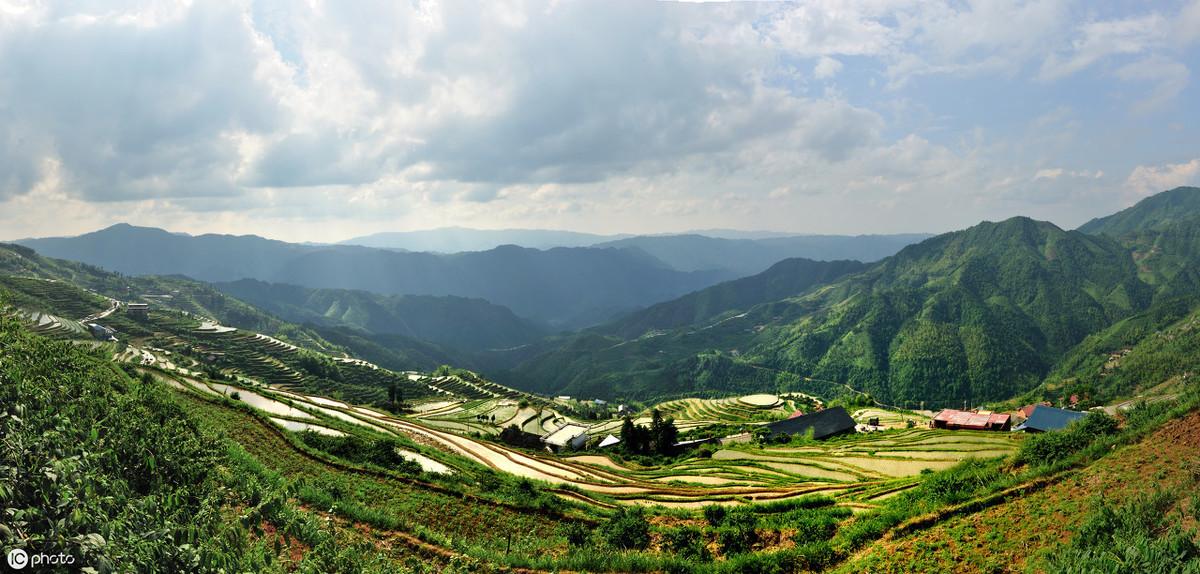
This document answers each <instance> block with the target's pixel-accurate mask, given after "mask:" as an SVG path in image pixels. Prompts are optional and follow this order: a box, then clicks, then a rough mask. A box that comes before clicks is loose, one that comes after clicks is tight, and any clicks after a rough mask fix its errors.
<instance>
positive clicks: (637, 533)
mask: <svg viewBox="0 0 1200 574" xmlns="http://www.w3.org/2000/svg"><path fill="white" fill-rule="evenodd" d="M600 535H601V536H602V537H603V538H604V541H605V542H607V543H608V544H609V545H610V546H612V547H614V548H620V549H623V550H642V549H644V548H646V547H647V546H649V545H650V523H649V522H647V521H646V514H645V512H644V511H643V510H642V509H641V508H625V507H621V508H618V509H617V510H616V512H614V513H613V516H612V518H610V519H609V520H608V522H606V523H605V524H604V525H603V526H601V527H600Z"/></svg>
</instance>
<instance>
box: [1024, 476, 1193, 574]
mask: <svg viewBox="0 0 1200 574" xmlns="http://www.w3.org/2000/svg"><path fill="white" fill-rule="evenodd" d="M1176 500H1177V497H1176V496H1175V495H1173V494H1170V493H1166V492H1161V491H1160V492H1155V493H1151V494H1146V495H1142V496H1139V497H1138V498H1136V499H1135V500H1133V501H1131V502H1129V503H1127V504H1125V505H1122V506H1121V507H1118V508H1114V507H1112V506H1110V505H1108V504H1106V503H1104V502H1103V501H1101V502H1099V503H1098V504H1097V505H1096V507H1095V508H1094V509H1093V510H1092V511H1091V512H1090V513H1089V514H1088V517H1087V519H1086V520H1085V521H1084V523H1083V525H1082V526H1081V527H1080V528H1079V530H1078V532H1077V533H1076V534H1075V536H1074V537H1073V538H1072V539H1071V542H1070V544H1069V545H1068V546H1067V548H1066V549H1065V550H1061V551H1058V552H1055V553H1054V554H1052V555H1051V557H1050V559H1049V560H1048V563H1047V565H1046V571H1047V572H1049V573H1052V574H1059V573H1061V574H1075V573H1084V572H1089V573H1090V572H1096V573H1101V574H1106V573H1112V574H1117V573H1123V572H1146V573H1151V574H1157V573H1162V574H1167V573H1180V574H1185V573H1194V572H1200V544H1198V543H1197V541H1196V537H1197V533H1196V532H1189V531H1187V530H1185V529H1184V528H1183V527H1182V525H1181V517H1180V515H1179V514H1178V513H1174V512H1171V511H1170V510H1171V507H1172V506H1173V505H1174V504H1175V502H1176Z"/></svg>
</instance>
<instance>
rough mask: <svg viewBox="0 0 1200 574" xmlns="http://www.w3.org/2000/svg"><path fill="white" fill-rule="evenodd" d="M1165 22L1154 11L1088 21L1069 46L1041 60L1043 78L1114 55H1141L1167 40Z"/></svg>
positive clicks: (1048, 78)
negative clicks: (1134, 15)
mask: <svg viewBox="0 0 1200 574" xmlns="http://www.w3.org/2000/svg"><path fill="white" fill-rule="evenodd" d="M1167 29H1168V21H1167V19H1166V18H1164V17H1163V16H1162V15H1160V14H1157V13H1153V14H1147V15H1143V16H1137V17H1130V18H1122V19H1116V20H1104V21H1096V22H1088V23H1086V24H1084V25H1082V26H1080V27H1079V30H1078V32H1077V34H1076V37H1075V38H1074V39H1073V40H1072V41H1071V46H1070V47H1069V48H1068V49H1067V50H1064V51H1063V53H1055V54H1051V55H1050V56H1049V57H1047V58H1046V60H1045V61H1044V62H1042V68H1041V72H1040V76H1041V78H1042V79H1046V80H1054V79H1058V78H1063V77H1066V76H1070V75H1072V74H1075V73H1076V72H1079V71H1080V70H1083V69H1085V68H1087V67H1088V66H1091V65H1092V64H1095V63H1096V62H1098V61H1100V60H1102V59H1103V58H1105V57H1108V56H1112V55H1116V54H1141V53H1143V52H1146V51H1147V50H1149V49H1151V48H1153V47H1157V46H1160V45H1162V44H1163V43H1164V41H1165V39H1166V36H1167V35H1166V31H1167Z"/></svg>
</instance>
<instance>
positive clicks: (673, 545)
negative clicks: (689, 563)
mask: <svg viewBox="0 0 1200 574" xmlns="http://www.w3.org/2000/svg"><path fill="white" fill-rule="evenodd" d="M662 544H663V547H664V548H665V549H666V550H668V551H670V552H672V553H674V554H675V555H676V556H678V557H680V558H683V559H685V560H695V561H698V562H707V561H709V560H711V559H712V554H711V553H710V552H709V551H708V547H707V546H705V544H704V533H703V532H702V531H701V530H700V529H699V528H696V527H695V526H684V527H682V528H671V529H668V530H664V531H663V538H662Z"/></svg>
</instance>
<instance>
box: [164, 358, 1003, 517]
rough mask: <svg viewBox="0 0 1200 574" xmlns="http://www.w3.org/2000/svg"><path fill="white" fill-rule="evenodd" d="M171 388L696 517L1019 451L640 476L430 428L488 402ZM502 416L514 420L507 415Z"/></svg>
mask: <svg viewBox="0 0 1200 574" xmlns="http://www.w3.org/2000/svg"><path fill="white" fill-rule="evenodd" d="M176 383H183V384H185V385H188V386H190V387H194V388H195V390H197V391H199V392H201V393H206V394H214V393H216V394H222V395H226V396H230V395H231V394H232V393H233V392H235V391H236V392H239V395H240V397H241V400H242V401H243V402H245V403H246V404H248V405H250V406H253V407H255V408H259V409H261V410H263V411H264V412H266V413H268V414H269V415H271V416H273V417H276V419H278V420H279V421H281V422H282V423H283V424H284V426H285V427H286V426H291V427H293V428H299V427H298V426H297V425H298V424H318V425H321V424H324V425H326V426H329V427H331V428H342V429H344V428H346V427H345V425H347V424H349V425H354V426H357V427H360V428H361V429H363V430H368V431H371V432H377V433H390V434H394V435H397V436H404V437H407V438H409V439H411V440H414V441H416V442H419V443H421V444H426V445H429V446H432V447H435V448H437V449H439V450H440V451H442V452H445V453H449V454H453V455H455V456H459V457H462V458H464V459H467V460H469V461H471V462H474V463H477V464H479V465H482V466H484V467H488V468H492V469H495V470H498V471H503V472H506V473H509V474H513V475H516V476H519V477H524V478H528V479H532V480H538V481H543V482H546V483H549V484H551V485H554V486H555V487H557V488H570V489H572V490H571V492H570V493H569V494H567V493H561V494H562V495H563V496H564V497H567V498H570V499H572V500H575V501H583V502H585V503H589V504H594V505H597V506H608V505H611V504H613V503H623V504H636V505H643V506H650V505H661V506H664V507H678V508H694V507H698V506H703V505H705V504H712V503H719V504H735V505H736V504H743V503H754V502H767V501H777V500H786V499H789V498H795V497H800V496H805V495H811V494H817V493H823V494H829V495H832V496H834V497H836V498H837V499H838V500H839V501H840V502H842V503H844V504H845V505H847V506H850V507H854V508H856V509H860V510H861V509H866V508H870V507H871V506H872V505H873V504H874V502H873V500H874V499H875V498H877V497H878V496H879V495H881V494H883V493H891V492H897V491H898V490H902V489H904V488H905V487H907V486H911V484H913V483H912V481H911V478H912V477H914V476H916V475H918V474H920V473H921V472H922V471H924V470H940V469H944V468H949V467H951V466H953V465H955V464H957V463H958V462H960V461H962V460H966V459H969V458H991V457H998V456H1005V455H1007V454H1010V453H1011V452H1013V450H1015V448H1016V446H1017V441H1016V440H1014V439H1013V438H1012V437H1009V436H1006V435H994V434H988V433H982V432H981V433H970V432H966V433H963V432H958V433H955V432H951V431H937V430H924V429H921V430H915V429H912V430H904V431H894V432H887V433H874V434H869V435H855V436H850V437H845V438H841V439H836V440H832V441H827V442H825V443H819V444H815V445H805V446H802V447H796V448H788V447H769V448H760V447H756V446H747V445H738V446H732V447H726V448H721V449H719V450H717V451H716V452H714V453H713V454H712V456H711V458H691V459H687V460H685V461H683V462H680V463H678V464H672V465H667V466H661V467H642V466H640V465H636V464H627V463H622V462H619V461H617V460H614V459H611V458H609V457H607V456H604V455H603V454H598V453H596V454H585V455H577V456H565V457H559V456H554V455H547V454H539V453H534V452H529V451H523V450H519V449H514V448H511V447H508V446H506V445H503V444H500V443H496V442H491V441H488V440H480V439H476V438H472V437H470V436H464V435H463V433H462V432H461V431H460V430H459V429H455V428H450V429H447V428H444V427H441V426H438V425H437V424H434V423H433V422H431V421H436V420H437V419H436V418H432V417H430V416H428V415H430V414H433V415H436V414H437V413H442V412H446V409H450V408H451V407H452V406H455V407H456V408H460V407H462V405H468V406H467V408H461V410H458V411H453V412H459V413H468V414H469V413H473V412H484V411H480V410H479V409H480V408H481V407H482V406H483V405H487V404H491V403H488V402H476V404H471V403H461V404H460V403H447V404H431V408H430V409H429V410H428V411H427V412H426V413H423V414H422V415H420V416H417V417H412V418H409V417H395V416H388V415H384V414H381V413H377V412H374V411H370V410H366V409H355V408H353V407H351V406H350V405H348V404H345V403H342V402H339V401H330V400H328V399H325V398H322V397H316V396H310V395H302V394H298V393H293V392H290V391H283V390H279V389H263V388H261V387H255V388H253V389H251V388H240V389H239V388H236V387H233V386H230V385H226V384H217V383H200V382H199V381H196V380H194V379H186V378H180V379H177V380H176ZM493 406H498V405H493ZM507 406H508V407H509V409H510V410H512V409H511V407H512V406H513V405H507ZM512 412H513V413H514V415H513V416H512V417H510V420H512V419H517V418H520V416H522V414H521V411H520V410H519V409H517V410H512ZM535 418H536V417H535ZM339 432H340V431H339Z"/></svg>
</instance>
